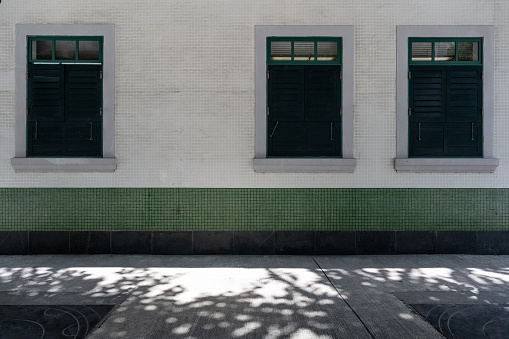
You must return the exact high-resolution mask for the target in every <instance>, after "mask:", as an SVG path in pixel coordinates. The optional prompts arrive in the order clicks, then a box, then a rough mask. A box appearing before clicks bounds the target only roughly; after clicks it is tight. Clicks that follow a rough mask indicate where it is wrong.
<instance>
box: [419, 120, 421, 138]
mask: <svg viewBox="0 0 509 339" xmlns="http://www.w3.org/2000/svg"><path fill="white" fill-rule="evenodd" d="M419 140H421V123H419Z"/></svg>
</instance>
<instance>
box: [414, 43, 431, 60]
mask: <svg viewBox="0 0 509 339" xmlns="http://www.w3.org/2000/svg"><path fill="white" fill-rule="evenodd" d="M412 61H431V42H412Z"/></svg>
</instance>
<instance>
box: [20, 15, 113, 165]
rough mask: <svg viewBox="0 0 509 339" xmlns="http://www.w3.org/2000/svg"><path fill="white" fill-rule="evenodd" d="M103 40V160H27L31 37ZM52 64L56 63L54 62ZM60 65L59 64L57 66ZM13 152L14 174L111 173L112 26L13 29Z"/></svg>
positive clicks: (55, 158) (86, 158) (60, 158)
mask: <svg viewBox="0 0 509 339" xmlns="http://www.w3.org/2000/svg"><path fill="white" fill-rule="evenodd" d="M38 36H41V37H59V38H60V37H66V36H68V37H69V38H71V39H76V38H80V37H93V36H97V37H102V38H103V50H102V53H103V54H102V65H103V106H102V107H103V132H102V157H101V158H98V157H93V158H92V157H90V158H89V157H29V158H27V157H26V150H27V130H26V126H27V117H26V107H27V81H26V80H27V79H26V72H27V69H28V55H27V53H28V50H29V48H28V46H27V44H28V41H29V38H30V37H38ZM54 62H55V63H56V62H58V61H54ZM92 62H94V61H92ZM59 63H60V62H59ZM15 81H16V85H15V86H16V87H15V151H14V154H15V156H14V158H12V159H11V164H12V166H13V168H14V170H15V171H16V172H113V171H115V169H116V167H117V161H116V158H115V140H114V139H115V26H114V25H72V24H70V25H68V24H65V25H57V24H17V25H16V70H15Z"/></svg>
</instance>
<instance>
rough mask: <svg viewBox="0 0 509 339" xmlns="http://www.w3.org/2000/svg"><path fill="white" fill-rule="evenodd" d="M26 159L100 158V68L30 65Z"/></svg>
mask: <svg viewBox="0 0 509 339" xmlns="http://www.w3.org/2000/svg"><path fill="white" fill-rule="evenodd" d="M28 72H29V77H28V80H27V90H28V93H27V108H28V112H27V113H28V116H27V121H28V125H27V127H28V130H27V132H28V133H27V139H28V140H27V141H28V143H27V145H28V147H27V156H50V157H58V156H101V153H102V152H101V148H102V142H101V138H102V116H101V105H102V79H101V66H99V65H62V64H54V65H44V64H29V66H28Z"/></svg>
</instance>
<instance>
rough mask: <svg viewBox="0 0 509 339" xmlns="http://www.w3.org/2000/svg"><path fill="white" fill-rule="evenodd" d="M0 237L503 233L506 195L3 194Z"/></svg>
mask: <svg viewBox="0 0 509 339" xmlns="http://www.w3.org/2000/svg"><path fill="white" fill-rule="evenodd" d="M0 202H1V205H0V206H1V213H0V230H2V231H11V230H30V231H32V230H66V231H67V230H76V231H92V230H95V231H110V230H111V231H113V230H164V231H202V230H213V231H223V230H224V231H226V230H228V231H240V230H246V231H266V230H274V231H279V230H317V231H332V230H357V231H371V230H399V231H408V230H457V231H458V230H460V231H461V230H465V231H467V230H508V229H509V228H508V225H509V223H508V222H509V213H508V212H507V208H506V207H507V206H509V189H452V188H451V189H443V188H442V189H440V188H437V189H427V188H423V189H414V188H408V189H404V188H403V189H399V188H396V189H394V188H380V189H378V188H376V189H375V188H373V189H371V188H369V189H364V188H359V189H333V188H330V189H318V188H317V189H315V188H277V189H274V188H236V189H229V188H3V189H0Z"/></svg>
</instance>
